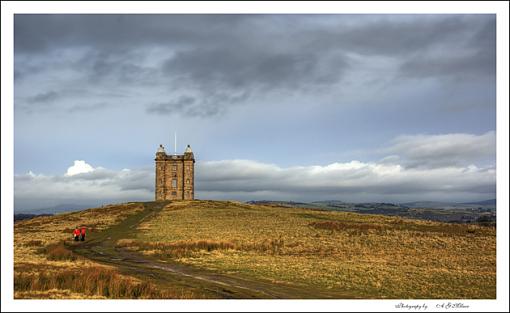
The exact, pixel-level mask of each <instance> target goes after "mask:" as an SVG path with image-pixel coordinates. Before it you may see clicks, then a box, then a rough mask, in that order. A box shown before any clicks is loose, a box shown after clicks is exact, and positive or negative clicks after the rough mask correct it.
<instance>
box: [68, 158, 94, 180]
mask: <svg viewBox="0 0 510 313" xmlns="http://www.w3.org/2000/svg"><path fill="white" fill-rule="evenodd" d="M92 171H94V168H93V167H92V166H91V165H90V164H87V163H86V162H85V161H83V160H75V161H74V165H72V166H70V167H69V168H68V169H67V173H66V176H74V175H77V174H83V173H89V172H92Z"/></svg>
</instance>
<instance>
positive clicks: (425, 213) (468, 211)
mask: <svg viewBox="0 0 510 313" xmlns="http://www.w3.org/2000/svg"><path fill="white" fill-rule="evenodd" d="M248 203H250V204H257V205H270V206H283V207H292V208H308V209H318V210H328V211H343V212H356V213H363V214H379V215H388V216H401V217H408V218H414V219H422V220H433V221H441V222H449V223H476V222H479V221H486V222H489V223H495V222H496V205H495V203H496V200H495V199H492V200H484V201H478V202H470V203H453V202H439V201H415V202H407V203H400V204H398V203H385V202H365V203H349V202H344V201H339V200H326V201H313V202H309V203H306V202H293V201H271V200H261V201H248Z"/></svg>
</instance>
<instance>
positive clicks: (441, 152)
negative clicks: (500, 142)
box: [383, 131, 496, 168]
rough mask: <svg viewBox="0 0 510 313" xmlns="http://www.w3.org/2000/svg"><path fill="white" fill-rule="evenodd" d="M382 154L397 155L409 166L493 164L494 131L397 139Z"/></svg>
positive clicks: (494, 156) (494, 153)
mask: <svg viewBox="0 0 510 313" xmlns="http://www.w3.org/2000/svg"><path fill="white" fill-rule="evenodd" d="M383 152H384V153H389V154H394V155H398V156H400V158H401V159H402V160H404V164H406V165H407V166H409V167H431V168H433V167H444V166H455V165H460V166H465V165H469V164H471V163H473V162H484V163H488V164H494V163H495V160H496V132H494V131H489V132H486V133H485V134H482V135H473V134H463V133H457V134H441V135H412V136H408V135H406V136H399V137H397V138H395V140H393V142H392V146H390V147H389V148H386V149H383Z"/></svg>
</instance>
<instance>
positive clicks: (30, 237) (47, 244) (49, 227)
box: [14, 203, 143, 298]
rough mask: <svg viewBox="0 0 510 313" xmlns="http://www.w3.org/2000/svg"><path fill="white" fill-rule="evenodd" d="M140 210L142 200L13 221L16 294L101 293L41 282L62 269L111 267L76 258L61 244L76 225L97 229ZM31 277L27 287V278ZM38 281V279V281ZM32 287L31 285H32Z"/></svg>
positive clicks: (88, 229)
mask: <svg viewBox="0 0 510 313" xmlns="http://www.w3.org/2000/svg"><path fill="white" fill-rule="evenodd" d="M141 210H143V205H142V204H136V203H132V204H130V203H128V204H119V205H114V206H107V207H103V208H96V209H89V210H85V211H80V212H73V213H65V214H59V215H56V216H44V217H37V218H34V219H31V220H26V221H20V222H17V223H15V224H14V275H15V279H14V283H15V284H14V286H15V290H14V291H15V298H48V297H49V298H59V297H61V298H66V297H67V296H69V297H70V298H80V297H82V298H83V297H86V298H90V297H94V296H102V293H101V292H99V291H98V293H97V294H95V295H92V294H91V293H87V294H84V293H80V292H76V291H75V290H66V289H59V288H57V287H58V286H60V285H58V284H56V283H48V284H41V283H40V279H42V280H44V279H45V278H44V277H47V278H51V277H60V276H59V275H61V274H62V273H70V272H73V271H77V272H78V271H82V270H84V269H93V270H99V271H101V270H112V268H110V267H107V266H103V265H100V264H97V263H95V262H92V261H89V260H87V259H83V258H77V257H76V256H74V255H73V254H72V252H71V251H69V250H68V249H66V248H65V246H64V245H63V244H62V242H63V241H65V240H70V239H71V232H72V230H73V229H74V227H76V226H86V227H87V231H88V233H89V234H90V233H91V232H92V233H93V232H95V231H99V230H102V229H105V228H107V227H109V226H110V225H114V224H115V223H118V222H119V221H121V220H123V219H124V218H126V217H127V216H129V215H131V214H135V213H137V212H140V211H141ZM30 279H33V283H32V284H29V286H31V287H30V288H29V289H26V288H25V287H24V286H27V280H30ZM38 282H39V283H38ZM31 288H33V289H31Z"/></svg>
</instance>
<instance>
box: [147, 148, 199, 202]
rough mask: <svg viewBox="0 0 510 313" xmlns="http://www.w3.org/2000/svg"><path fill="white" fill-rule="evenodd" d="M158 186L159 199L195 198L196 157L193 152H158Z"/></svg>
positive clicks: (157, 197) (156, 189) (156, 191)
mask: <svg viewBox="0 0 510 313" xmlns="http://www.w3.org/2000/svg"><path fill="white" fill-rule="evenodd" d="M155 161H156V188H155V193H156V195H155V198H156V201H158V200H193V199H194V198H195V179H194V174H195V173H194V172H195V169H194V167H195V164H194V163H195V159H194V156H193V153H191V152H190V153H185V154H184V155H167V154H166V153H164V152H158V153H156V159H155Z"/></svg>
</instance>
